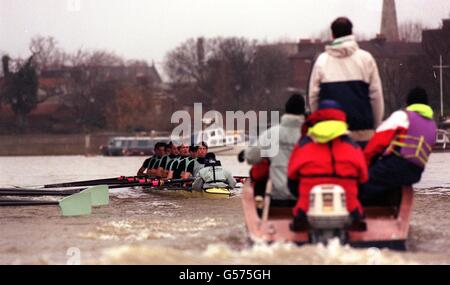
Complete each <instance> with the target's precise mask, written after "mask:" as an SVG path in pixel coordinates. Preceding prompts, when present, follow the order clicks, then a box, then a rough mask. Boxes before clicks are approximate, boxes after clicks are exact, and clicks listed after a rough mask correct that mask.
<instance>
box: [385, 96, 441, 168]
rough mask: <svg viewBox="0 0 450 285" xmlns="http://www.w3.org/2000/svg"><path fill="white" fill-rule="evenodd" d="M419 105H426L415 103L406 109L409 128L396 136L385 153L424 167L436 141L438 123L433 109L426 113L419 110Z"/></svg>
mask: <svg viewBox="0 0 450 285" xmlns="http://www.w3.org/2000/svg"><path fill="white" fill-rule="evenodd" d="M415 105H416V108H415V107H414V106H415ZM418 105H422V108H425V107H423V106H426V105H423V104H414V105H411V106H410V107H408V108H407V109H406V110H405V112H406V114H407V115H408V121H409V127H408V130H407V131H406V133H405V134H398V135H396V136H395V138H394V139H393V140H392V141H391V143H390V145H389V147H388V148H387V149H386V152H385V155H386V154H391V153H393V154H395V155H397V156H399V157H402V158H404V159H406V160H408V161H409V162H411V163H413V164H415V165H417V166H419V167H421V168H424V167H425V165H426V163H427V162H428V158H429V156H430V153H431V151H432V147H433V145H434V144H435V142H436V123H435V122H434V121H433V119H432V116H433V115H432V111H431V114H430V113H428V114H426V113H425V112H423V111H422V112H418V111H417V110H421V109H422V108H421V107H420V106H418ZM427 107H428V106H427ZM417 108H419V109H417ZM414 109H416V110H414ZM430 110H431V108H430Z"/></svg>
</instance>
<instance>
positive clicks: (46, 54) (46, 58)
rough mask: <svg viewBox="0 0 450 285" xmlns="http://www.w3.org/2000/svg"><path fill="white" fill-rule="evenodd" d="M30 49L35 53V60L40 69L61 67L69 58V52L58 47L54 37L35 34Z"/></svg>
mask: <svg viewBox="0 0 450 285" xmlns="http://www.w3.org/2000/svg"><path fill="white" fill-rule="evenodd" d="M29 49H30V50H31V51H32V52H33V53H34V55H35V56H34V61H35V64H36V68H37V69H38V70H44V69H47V68H50V67H51V68H59V67H62V66H64V65H65V64H66V63H67V60H68V54H66V53H65V52H64V51H63V50H61V49H60V48H59V47H58V42H57V41H56V40H55V39H54V38H53V37H43V36H35V37H33V38H32V39H31V42H30V45H29Z"/></svg>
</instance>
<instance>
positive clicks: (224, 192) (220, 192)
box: [141, 186, 234, 199]
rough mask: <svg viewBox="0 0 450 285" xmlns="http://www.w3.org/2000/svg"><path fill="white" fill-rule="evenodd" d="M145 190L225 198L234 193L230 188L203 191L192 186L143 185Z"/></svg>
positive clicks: (177, 194) (186, 195) (148, 191)
mask: <svg viewBox="0 0 450 285" xmlns="http://www.w3.org/2000/svg"><path fill="white" fill-rule="evenodd" d="M141 189H142V191H143V192H147V193H155V194H164V195H174V196H184V197H189V198H192V197H203V198H209V199H224V198H230V197H231V196H233V195H234V194H233V193H232V192H231V191H230V189H228V188H208V189H203V190H202V191H196V190H193V189H192V188H190V187H182V186H177V187H142V188H141Z"/></svg>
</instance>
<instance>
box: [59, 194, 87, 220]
mask: <svg viewBox="0 0 450 285" xmlns="http://www.w3.org/2000/svg"><path fill="white" fill-rule="evenodd" d="M83 192H84V191H83ZM83 192H80V193H76V194H73V195H71V196H68V197H66V198H64V199H62V200H61V201H60V202H59V207H60V208H61V211H62V214H63V216H82V215H89V214H91V211H92V203H91V194H90V193H83Z"/></svg>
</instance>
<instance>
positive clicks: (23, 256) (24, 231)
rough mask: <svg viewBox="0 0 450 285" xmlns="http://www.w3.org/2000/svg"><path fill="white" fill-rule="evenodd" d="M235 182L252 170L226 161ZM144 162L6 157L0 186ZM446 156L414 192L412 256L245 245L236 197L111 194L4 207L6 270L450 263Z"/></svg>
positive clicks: (0, 164)
mask: <svg viewBox="0 0 450 285" xmlns="http://www.w3.org/2000/svg"><path fill="white" fill-rule="evenodd" d="M221 160H222V163H223V164H224V166H225V168H228V169H230V170H232V171H233V174H234V175H247V173H248V169H249V167H248V166H247V165H245V164H239V163H238V162H237V160H236V158H235V157H234V156H233V157H221ZM142 161H143V158H142V157H101V156H96V157H84V156H59V157H0V185H1V186H11V185H18V186H32V185H39V184H44V183H49V182H64V181H70V180H84V179H96V178H106V177H114V176H119V175H134V174H135V172H136V171H137V169H138V168H139V166H140V164H141V162H142ZM449 174H450V153H435V154H433V155H432V156H431V161H430V163H429V165H428V168H427V170H426V172H425V174H424V176H423V179H422V181H421V183H419V184H418V185H416V188H417V191H416V195H415V205H414V213H413V217H412V224H411V232H410V239H409V248H410V251H408V252H395V251H389V250H381V251H378V250H375V249H353V248H350V247H348V246H340V245H339V244H337V243H336V242H334V243H330V244H329V245H328V246H322V245H317V246H304V247H296V246H294V245H292V244H286V243H275V244H272V245H265V244H255V245H253V246H249V245H248V243H247V236H246V231H245V225H244V219H243V213H242V206H241V200H240V196H239V195H237V196H235V197H233V198H230V199H227V200H211V199H203V198H183V197H173V196H163V195H158V194H145V193H141V192H138V191H136V190H131V189H128V190H119V189H118V190H115V191H114V193H113V197H112V199H111V204H110V205H109V206H107V207H100V208H95V209H94V211H93V214H92V215H90V216H86V217H61V216H60V213H59V210H58V208H57V207H52V206H47V207H26V208H0V226H1V231H0V263H1V264H5V263H6V264H11V263H19V264H22V263H27V264H28V263H33V264H34V263H38V264H42V263H44V264H46V263H50V264H54V263H57V264H65V263H66V262H71V261H70V260H71V257H72V253H73V250H74V249H75V250H76V251H77V250H79V252H80V256H81V263H88V264H98V263H100V264H109V263H119V264H123V263H126V264H140V263H144V264H404V263H412V264H417V263H419V264H420V263H426V264H435V263H446V264H450V179H449Z"/></svg>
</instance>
